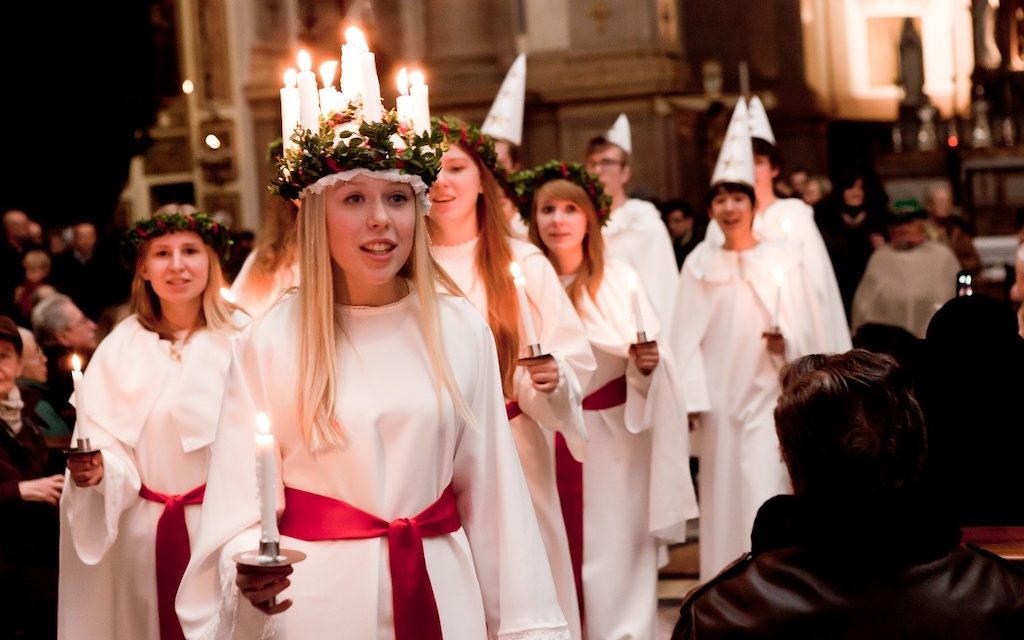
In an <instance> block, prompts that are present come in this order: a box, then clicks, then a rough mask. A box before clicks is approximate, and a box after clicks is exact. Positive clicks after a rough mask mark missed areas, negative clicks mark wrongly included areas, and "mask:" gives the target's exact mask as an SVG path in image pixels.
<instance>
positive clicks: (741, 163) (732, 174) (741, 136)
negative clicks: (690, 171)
mask: <svg viewBox="0 0 1024 640" xmlns="http://www.w3.org/2000/svg"><path fill="white" fill-rule="evenodd" d="M722 182H737V183H740V184H745V185H748V186H750V187H751V188H753V187H754V148H753V146H752V145H751V144H750V123H749V119H748V116H747V105H746V104H745V103H744V102H743V100H742V99H741V100H739V101H737V103H736V110H735V111H733V112H732V120H730V121H729V128H728V129H726V131H725V140H723V141H722V150H721V152H719V154H718V162H716V163H715V171H714V173H712V174H711V186H715V185H716V184H720V183H722Z"/></svg>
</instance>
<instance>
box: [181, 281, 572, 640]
mask: <svg viewBox="0 0 1024 640" xmlns="http://www.w3.org/2000/svg"><path fill="white" fill-rule="evenodd" d="M296 302H297V300H296V297H295V296H289V297H286V298H284V299H283V300H282V301H281V302H280V303H278V304H277V305H275V306H274V308H273V309H271V310H270V312H268V313H267V315H265V316H264V317H263V318H262V319H261V320H259V321H257V322H256V323H254V325H253V326H252V330H251V331H250V332H248V333H247V334H246V335H245V336H244V337H243V339H242V340H241V341H240V344H239V345H238V348H237V349H236V353H235V356H234V358H233V361H232V366H231V370H230V371H229V374H228V383H227V390H226V392H225V398H224V408H223V412H222V414H221V420H220V427H219V432H218V434H217V441H216V442H215V443H214V447H213V457H212V461H211V465H210V479H209V483H208V485H207V491H206V501H205V502H204V505H203V526H202V530H201V532H200V535H199V539H198V541H197V543H196V545H195V547H194V550H193V554H192V562H191V563H190V564H189V568H188V570H187V571H186V574H185V578H184V580H183V581H182V586H181V589H180V590H179V592H178V614H179V617H180V618H181V621H182V625H183V627H184V629H185V633H186V635H187V636H188V637H189V638H191V639H193V640H195V639H198V638H237V639H239V640H252V639H255V638H261V637H263V638H267V637H270V638H290V639H293V640H305V639H307V638H309V639H313V638H338V637H345V638H353V639H355V638H358V639H367V640H369V639H389V638H393V637H394V628H393V626H394V623H393V619H392V616H393V611H392V601H391V576H390V573H389V564H388V547H387V543H386V539H384V538H370V539H358V540H320V541H303V540H299V539H296V538H291V537H288V536H282V539H281V546H282V548H286V549H296V550H299V551H302V552H303V553H305V554H306V555H307V558H306V559H305V560H304V561H302V562H300V563H298V564H296V565H294V568H295V572H294V574H292V575H291V576H290V580H291V586H289V587H288V588H287V589H286V590H285V591H284V592H283V594H282V596H281V599H284V598H288V599H291V600H292V601H293V602H294V605H293V606H292V607H291V609H289V610H288V611H286V612H284V613H282V614H279V615H277V616H272V617H268V616H266V615H264V614H263V613H262V612H260V611H258V610H257V609H255V608H254V607H253V606H251V605H250V604H249V602H248V601H246V600H245V599H244V598H241V597H240V596H239V594H238V590H237V588H236V587H235V586H234V580H235V566H234V563H233V562H232V560H231V557H232V556H233V555H234V554H235V553H237V552H240V551H246V550H251V549H255V548H256V547H257V544H258V539H259V533H260V530H259V525H258V520H259V513H260V507H259V499H258V489H257V480H256V463H255V459H256V454H255V443H254V437H253V434H254V425H255V416H256V413H257V411H263V412H265V413H267V415H268V417H269V418H270V424H271V429H272V432H273V435H274V437H275V441H276V448H277V453H278V456H279V460H280V465H281V467H280V469H281V472H280V473H281V475H280V478H281V483H282V485H284V486H288V487H292V488H295V489H300V490H303V491H308V492H312V493H315V494H319V495H322V496H327V497H330V498H334V499H337V500H344V501H345V502H348V503H349V504H351V505H353V506H355V507H356V508H358V509H362V510H363V511H366V512H368V513H371V514H373V515H375V516H377V517H378V518H382V519H384V520H386V521H391V520H394V519H397V518H411V517H413V516H416V515H418V514H419V513H420V512H422V511H423V510H424V509H425V508H426V507H428V506H430V505H431V504H433V503H434V502H435V501H436V500H437V499H438V497H439V496H440V495H441V493H442V492H443V491H444V490H445V488H446V487H447V486H448V485H449V484H450V485H452V487H453V489H454V493H455V497H456V500H457V510H458V513H459V516H460V518H461V522H462V528H461V529H459V530H457V531H455V532H453V533H450V534H445V535H441V536H438V537H429V538H424V539H423V549H424V556H425V559H426V567H427V571H428V573H429V576H430V581H431V584H432V590H433V592H434V596H435V597H436V602H437V609H438V614H439V616H440V622H441V628H442V632H443V634H444V637H445V639H446V640H480V639H482V638H487V637H490V638H503V639H507V640H519V639H526V638H528V639H530V640H533V639H542V640H546V639H558V640H566V639H567V638H568V637H569V634H568V630H567V628H566V626H565V621H564V619H563V618H562V615H561V612H560V611H559V608H558V604H557V601H556V598H555V592H554V586H553V584H552V579H551V572H550V569H549V568H548V565H547V562H546V559H545V556H544V552H543V547H542V542H541V538H540V534H539V531H538V528H537V524H536V519H535V517H534V515H533V511H532V509H531V507H530V500H529V494H528V491H527V489H526V485H525V482H524V481H523V475H522V471H521V470H520V468H519V462H518V460H517V458H516V451H515V445H514V444H513V442H512V438H511V437H510V434H509V431H508V421H507V419H506V418H505V406H504V400H503V398H502V393H501V387H500V383H499V378H498V368H497V362H496V355H495V349H494V342H493V339H492V337H491V333H490V330H489V329H488V327H487V325H486V323H484V322H483V321H482V320H481V319H480V317H479V314H477V312H476V310H475V309H473V308H472V306H470V304H469V303H468V302H466V301H465V300H463V299H462V298H458V297H453V296H448V295H440V296H439V300H438V303H439V309H438V312H439V322H440V326H441V331H442V336H443V340H444V345H445V349H446V352H447V354H448V360H449V362H450V364H451V368H452V371H453V372H454V375H455V379H456V381H457V384H458V386H459V388H460V390H461V392H462V395H463V398H464V399H465V400H466V402H467V404H468V405H469V407H470V409H471V411H472V413H473V416H474V417H475V419H476V421H477V424H476V425H468V424H466V423H465V422H463V420H462V419H460V418H459V417H458V416H457V415H456V413H455V409H454V407H453V405H452V404H451V402H450V401H448V399H447V394H446V393H444V394H442V398H444V400H443V401H442V402H441V405H440V406H439V404H438V396H437V394H436V392H435V375H434V370H433V368H432V366H431V363H430V358H429V356H428V353H427V349H426V342H425V339H424V336H423V331H422V328H421V327H422V320H421V314H420V311H419V309H420V307H419V301H418V298H417V296H416V294H415V292H413V293H411V294H409V295H407V296H406V297H405V298H403V299H401V300H399V301H398V302H396V303H393V304H390V305H386V306H382V307H341V306H339V307H338V314H339V316H340V317H341V318H342V320H341V323H342V331H341V332H340V333H339V335H338V340H337V351H336V353H335V355H334V358H335V363H336V366H337V375H338V378H337V380H338V387H337V396H336V397H337V418H338V420H339V422H340V424H341V425H342V428H343V429H344V431H345V435H346V438H347V446H345V447H343V448H342V447H328V448H325V449H323V450H321V451H319V452H317V453H313V452H311V451H310V449H309V447H308V446H307V444H306V441H305V439H304V437H303V435H302V433H301V432H300V429H299V428H298V425H297V424H296V420H295V416H296V412H297V407H296V396H297V394H296V389H297V384H298V383H297V371H298V369H299V367H300V363H299V362H297V360H296V359H297V355H296V354H297V353H298V348H299V336H298V334H297V328H298V323H299V308H298V305H297V304H296ZM279 499H280V500H281V501H282V502H279V504H282V503H283V487H282V489H281V491H280V492H279ZM283 507H284V509H287V504H284V505H283Z"/></svg>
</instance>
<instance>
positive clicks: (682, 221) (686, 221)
mask: <svg viewBox="0 0 1024 640" xmlns="http://www.w3.org/2000/svg"><path fill="white" fill-rule="evenodd" d="M658 209H659V210H660V211H661V219H662V220H664V222H665V226H666V227H668V235H669V237H670V238H672V249H673V250H674V251H675V254H676V266H677V267H679V268H682V266H683V261H684V260H686V256H688V255H690V252H691V251H693V248H694V247H696V246H697V244H698V243H700V241H701V240H703V239H704V225H701V224H698V223H697V219H696V212H695V211H694V209H693V205H691V204H690V203H689V202H687V201H686V200H666V201H665V202H663V203H661V204H660V205H659V206H658Z"/></svg>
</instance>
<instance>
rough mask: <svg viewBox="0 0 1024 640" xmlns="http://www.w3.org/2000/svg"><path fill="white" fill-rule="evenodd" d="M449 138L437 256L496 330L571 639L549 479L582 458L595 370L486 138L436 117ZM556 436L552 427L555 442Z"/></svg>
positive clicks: (573, 607) (439, 192)
mask: <svg viewBox="0 0 1024 640" xmlns="http://www.w3.org/2000/svg"><path fill="white" fill-rule="evenodd" d="M434 132H435V134H436V135H439V136H441V137H442V138H443V139H444V140H446V141H447V143H448V148H447V150H446V151H445V153H444V155H443V157H442V158H441V172H440V174H439V175H438V179H437V182H436V183H434V185H433V186H432V187H431V190H430V200H431V202H432V206H431V210H430V218H429V223H430V227H429V228H430V237H431V241H432V244H431V251H432V253H433V255H434V258H435V259H436V260H437V261H438V262H439V263H440V264H441V266H442V267H444V269H445V271H446V272H447V273H449V274H450V275H451V276H452V278H453V279H454V280H455V282H456V283H458V285H459V287H461V288H462V291H463V292H464V293H465V294H466V296H467V297H468V298H469V300H470V301H471V302H472V303H473V306H475V307H476V308H477V309H478V310H479V311H480V313H481V314H482V315H483V316H484V317H485V318H486V319H487V323H488V324H489V325H490V327H491V331H492V332H493V333H494V339H495V344H496V347H497V355H498V365H499V371H500V373H501V383H502V391H503V393H504V396H505V402H506V403H507V410H508V417H509V420H510V421H511V424H512V433H513V435H514V436H515V440H516V445H517V448H518V450H519V458H520V461H521V462H522V465H523V471H524V472H525V473H526V481H527V483H528V484H529V487H530V495H531V497H532V499H533V506H534V508H535V510H536V513H537V519H538V521H539V522H540V527H541V533H542V534H543V536H544V544H545V547H546V549H547V554H548V560H549V561H550V563H551V569H552V573H553V574H554V578H555V586H556V587H557V589H558V600H559V603H560V604H561V605H562V611H563V613H564V614H565V616H566V618H567V619H568V621H569V626H570V629H571V630H572V632H573V638H580V637H581V635H580V624H579V611H578V606H577V597H576V588H575V581H574V578H573V571H572V560H571V556H570V551H569V542H568V537H567V535H566V531H565V524H564V522H563V519H562V513H561V507H560V503H559V499H558V491H557V483H556V472H557V470H556V465H555V458H556V452H557V451H559V450H561V451H563V452H564V453H565V455H566V456H568V457H570V458H575V459H577V460H582V459H583V451H584V445H585V440H586V431H585V428H584V426H583V415H582V406H581V404H580V403H581V401H582V399H583V396H582V388H583V385H584V384H586V382H587V380H588V379H589V377H590V374H591V372H592V371H593V368H594V356H593V354H592V353H591V352H590V346H589V345H588V344H587V338H586V335H585V334H584V332H583V326H582V325H581V324H580V320H579V318H578V317H577V316H576V312H575V310H574V309H573V308H572V303H570V302H569V299H568V298H567V297H566V295H565V292H564V291H563V290H562V286H561V284H560V283H559V281H558V276H557V274H555V272H554V270H553V269H552V268H551V264H550V263H549V262H548V261H547V260H545V259H544V256H543V254H541V252H540V251H539V250H538V249H537V247H534V246H533V245H531V244H529V243H527V242H523V241H521V240H516V239H514V238H511V237H510V235H509V233H510V232H509V226H508V219H507V217H506V215H505V213H504V212H503V210H502V208H501V205H500V194H501V187H500V186H499V183H498V178H497V177H496V171H497V169H496V155H495V153H494V143H493V141H491V139H490V138H488V137H487V136H485V135H483V134H482V133H480V131H479V130H478V129H477V128H476V127H474V126H470V125H466V124H465V123H462V122H460V121H458V120H455V119H450V118H442V119H439V120H437V121H436V122H435V126H434ZM513 261H514V262H516V263H517V264H518V265H519V267H520V269H521V270H522V274H523V276H524V277H525V281H526V297H527V300H528V304H529V306H530V309H529V310H528V313H530V314H531V316H532V319H533V325H534V326H535V327H536V330H537V333H538V339H539V342H540V345H541V348H542V350H543V351H545V352H546V353H547V354H549V355H546V356H545V357H543V358H529V359H526V360H523V361H522V364H519V359H520V358H524V357H526V356H530V355H531V354H530V351H529V345H528V343H527V340H526V339H525V331H524V327H523V326H522V325H521V324H520V318H521V317H522V315H521V310H520V308H519V302H518V300H517V294H516V290H515V285H514V283H513V280H512V277H511V275H510V273H509V267H510V264H511V263H512V262H513ZM556 434H558V436H559V437H558V439H557V444H556Z"/></svg>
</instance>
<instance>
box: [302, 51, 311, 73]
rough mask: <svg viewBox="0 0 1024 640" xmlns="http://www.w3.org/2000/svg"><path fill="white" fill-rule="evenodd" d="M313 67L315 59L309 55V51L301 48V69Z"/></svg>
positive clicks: (305, 69)
mask: <svg viewBox="0 0 1024 640" xmlns="http://www.w3.org/2000/svg"><path fill="white" fill-rule="evenodd" d="M312 68H313V59H312V58H310V57H309V52H308V51H306V50H305V49H299V70H300V71H309V70H310V69H312Z"/></svg>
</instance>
